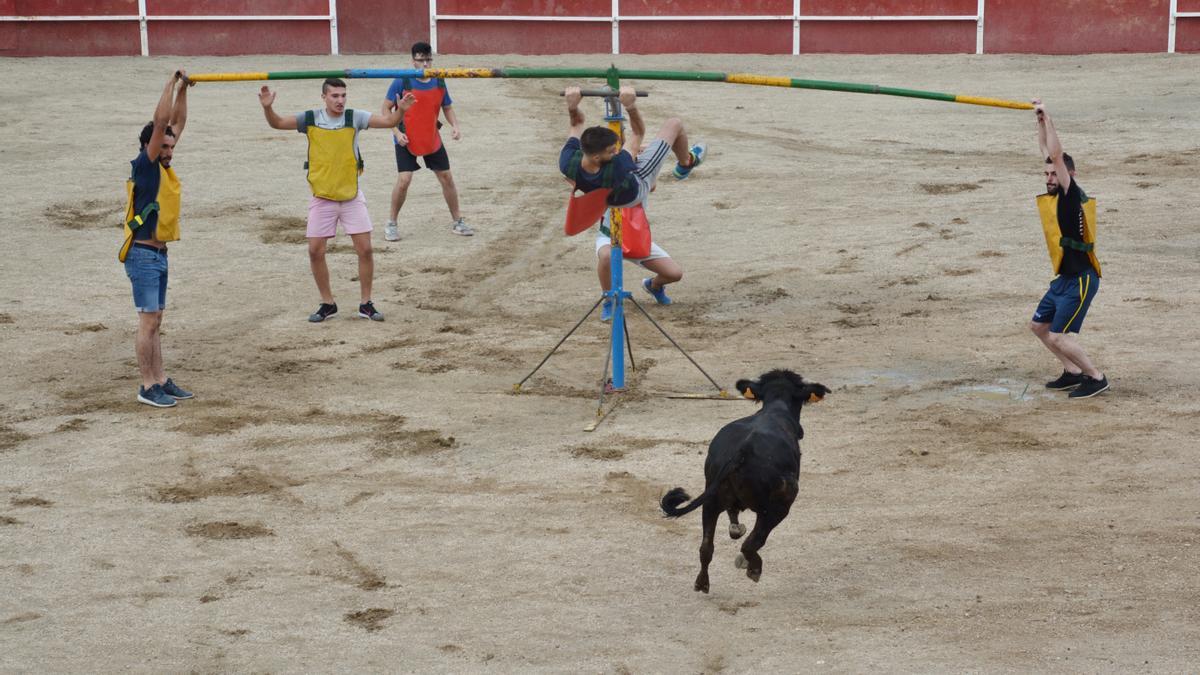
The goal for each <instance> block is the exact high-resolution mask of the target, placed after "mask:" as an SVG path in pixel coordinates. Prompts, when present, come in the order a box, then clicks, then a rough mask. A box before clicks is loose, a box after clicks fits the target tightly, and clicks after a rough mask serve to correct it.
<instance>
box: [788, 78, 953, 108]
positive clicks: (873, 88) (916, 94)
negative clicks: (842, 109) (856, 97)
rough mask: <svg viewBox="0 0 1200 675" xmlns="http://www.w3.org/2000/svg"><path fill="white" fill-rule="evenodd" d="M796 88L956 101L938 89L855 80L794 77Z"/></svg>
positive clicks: (950, 95) (794, 86)
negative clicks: (838, 80)
mask: <svg viewBox="0 0 1200 675" xmlns="http://www.w3.org/2000/svg"><path fill="white" fill-rule="evenodd" d="M792 88H794V89H820V90H823V91H844V92H851V93H855V94H884V95H886V96H907V97H909V98H925V99H930V100H933V101H950V102H953V101H954V94H943V93H941V92H936V91H921V90H919V89H899V88H896V87H881V86H879V85H877V84H855V83H853V82H831V81H828V80H798V79H794V78H793V79H792Z"/></svg>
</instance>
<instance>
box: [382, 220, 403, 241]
mask: <svg viewBox="0 0 1200 675" xmlns="http://www.w3.org/2000/svg"><path fill="white" fill-rule="evenodd" d="M383 238H384V239H387V240H388V241H400V228H399V227H398V226H397V225H396V221H394V220H389V221H388V222H387V225H384V226H383Z"/></svg>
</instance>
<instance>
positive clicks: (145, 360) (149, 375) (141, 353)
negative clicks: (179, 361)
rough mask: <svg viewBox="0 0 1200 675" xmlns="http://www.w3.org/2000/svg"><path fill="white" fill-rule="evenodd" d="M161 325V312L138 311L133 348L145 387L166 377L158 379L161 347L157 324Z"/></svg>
mask: <svg viewBox="0 0 1200 675" xmlns="http://www.w3.org/2000/svg"><path fill="white" fill-rule="evenodd" d="M161 325H162V312H138V330H137V340H136V343H135V350H136V353H137V362H138V374H139V375H141V377H142V386H143V387H145V388H146V389H149V388H150V387H153V386H154V385H156V384H161V383H162V382H166V381H167V378H166V377H163V378H162V380H159V379H158V378H159V375H160V373H162V369H163V368H162V347H161V345H160V339H159V333H158V329H159V326H161Z"/></svg>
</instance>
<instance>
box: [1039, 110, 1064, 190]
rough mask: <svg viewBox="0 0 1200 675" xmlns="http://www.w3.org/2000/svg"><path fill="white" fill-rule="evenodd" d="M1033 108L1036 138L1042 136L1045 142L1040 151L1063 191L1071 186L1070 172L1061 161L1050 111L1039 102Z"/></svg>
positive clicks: (1061, 153)
mask: <svg viewBox="0 0 1200 675" xmlns="http://www.w3.org/2000/svg"><path fill="white" fill-rule="evenodd" d="M1033 109H1034V112H1035V113H1036V114H1037V118H1038V140H1039V141H1042V140H1043V138H1044V142H1045V145H1044V147H1043V148H1042V151H1043V153H1044V154H1045V156H1046V157H1049V158H1050V163H1051V164H1053V165H1054V172H1055V174H1056V175H1057V176H1058V185H1059V187H1060V188H1061V189H1062V191H1063V192H1064V193H1065V192H1066V191H1067V190H1068V189H1069V188H1070V187H1071V172H1070V171H1069V170H1068V169H1067V163H1066V162H1064V161H1063V147H1062V142H1061V141H1059V140H1058V132H1057V131H1056V130H1055V129H1054V121H1053V120H1051V119H1050V113H1048V112H1046V106H1044V105H1042V103H1040V102H1039V103H1035V104H1034V107H1033Z"/></svg>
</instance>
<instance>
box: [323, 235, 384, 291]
mask: <svg viewBox="0 0 1200 675" xmlns="http://www.w3.org/2000/svg"><path fill="white" fill-rule="evenodd" d="M350 241H351V242H353V243H354V252H355V253H356V254H358V288H359V292H360V294H361V296H362V300H360V301H359V302H360V303H363V304H365V303H367V302H370V301H371V284H372V282H373V281H374V280H375V254H374V253H373V251H372V249H371V233H370V232H359V233H358V234H352V235H350ZM328 278H329V275H328V272H326V283H328Z"/></svg>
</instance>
